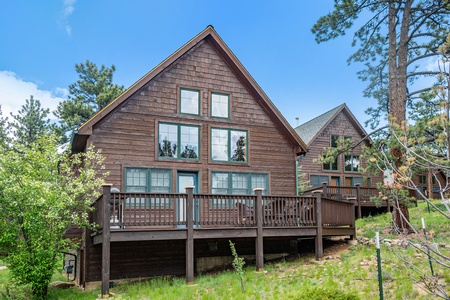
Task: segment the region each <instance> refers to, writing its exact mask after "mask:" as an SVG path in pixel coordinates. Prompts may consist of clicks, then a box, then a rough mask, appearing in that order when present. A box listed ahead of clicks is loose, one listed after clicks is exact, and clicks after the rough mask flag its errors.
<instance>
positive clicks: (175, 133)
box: [158, 123, 200, 160]
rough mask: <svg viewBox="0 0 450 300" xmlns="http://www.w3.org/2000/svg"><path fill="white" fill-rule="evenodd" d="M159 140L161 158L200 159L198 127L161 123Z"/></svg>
mask: <svg viewBox="0 0 450 300" xmlns="http://www.w3.org/2000/svg"><path fill="white" fill-rule="evenodd" d="M158 139H159V140H158V141H159V142H158V143H159V149H158V156H159V157H170V158H181V159H197V160H198V159H199V156H200V155H199V154H200V153H199V145H200V135H199V127H198V126H190V125H180V124H170V123H159V129H158Z"/></svg>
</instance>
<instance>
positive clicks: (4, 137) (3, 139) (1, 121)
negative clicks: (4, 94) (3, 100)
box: [0, 105, 9, 146]
mask: <svg viewBox="0 0 450 300" xmlns="http://www.w3.org/2000/svg"><path fill="white" fill-rule="evenodd" d="M8 132H9V124H8V118H7V117H2V106H1V105H0V146H2V145H3V146H6V144H7V142H8V140H9V137H8Z"/></svg>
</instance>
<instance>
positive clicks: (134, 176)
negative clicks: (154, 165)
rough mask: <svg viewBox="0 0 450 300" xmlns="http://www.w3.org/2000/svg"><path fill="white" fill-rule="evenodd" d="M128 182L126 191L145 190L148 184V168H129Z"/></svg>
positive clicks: (127, 173) (127, 172) (127, 171)
mask: <svg viewBox="0 0 450 300" xmlns="http://www.w3.org/2000/svg"><path fill="white" fill-rule="evenodd" d="M126 183H127V184H126V191H125V192H145V191H146V186H147V170H145V169H127V170H126Z"/></svg>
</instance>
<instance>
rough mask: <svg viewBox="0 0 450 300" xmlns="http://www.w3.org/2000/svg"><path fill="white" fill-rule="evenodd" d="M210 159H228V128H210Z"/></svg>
mask: <svg viewBox="0 0 450 300" xmlns="http://www.w3.org/2000/svg"><path fill="white" fill-rule="evenodd" d="M211 159H212V160H223V161H228V130H223V129H212V130H211Z"/></svg>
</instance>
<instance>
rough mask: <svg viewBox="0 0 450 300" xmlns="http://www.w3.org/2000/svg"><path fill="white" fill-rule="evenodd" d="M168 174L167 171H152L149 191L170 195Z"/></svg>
mask: <svg viewBox="0 0 450 300" xmlns="http://www.w3.org/2000/svg"><path fill="white" fill-rule="evenodd" d="M170 174H171V173H170V171H169V170H152V171H151V174H150V178H151V179H150V185H151V186H150V191H151V192H152V193H170Z"/></svg>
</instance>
